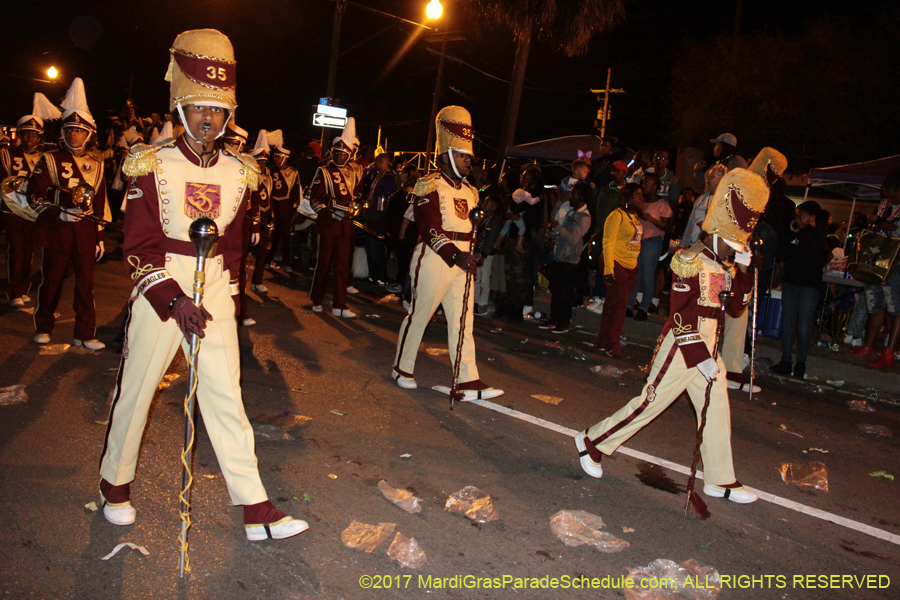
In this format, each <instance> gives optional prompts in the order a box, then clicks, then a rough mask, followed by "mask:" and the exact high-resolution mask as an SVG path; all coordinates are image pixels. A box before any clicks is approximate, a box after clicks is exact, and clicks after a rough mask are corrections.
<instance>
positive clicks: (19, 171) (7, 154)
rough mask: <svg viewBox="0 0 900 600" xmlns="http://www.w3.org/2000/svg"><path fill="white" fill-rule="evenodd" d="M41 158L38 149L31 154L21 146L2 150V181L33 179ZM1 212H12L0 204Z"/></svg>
mask: <svg viewBox="0 0 900 600" xmlns="http://www.w3.org/2000/svg"><path fill="white" fill-rule="evenodd" d="M40 158H41V153H40V151H39V150H38V149H37V148H35V149H34V150H33V151H31V152H25V151H24V150H23V149H22V147H21V146H15V147H13V148H0V181H3V180H4V179H6V178H7V177H31V172H32V171H34V166H35V165H36V164H37V162H38V160H39V159H40ZM0 212H5V213H8V212H11V211H10V210H9V208H7V207H6V203H5V202H0Z"/></svg>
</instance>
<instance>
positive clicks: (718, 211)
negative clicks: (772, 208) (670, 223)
mask: <svg viewBox="0 0 900 600" xmlns="http://www.w3.org/2000/svg"><path fill="white" fill-rule="evenodd" d="M768 201H769V186H767V185H766V182H765V180H763V178H762V177H760V176H758V175H757V174H756V173H753V172H752V171H750V170H749V169H732V170H731V171H729V172H728V173H726V174H725V176H724V177H722V181H720V182H719V186H718V187H717V188H716V192H715V194H714V195H713V197H712V200H711V201H710V205H709V210H708V212H707V213H706V219H704V220H703V231H705V232H707V233H709V234H717V235H718V236H719V237H720V238H722V240H723V241H725V242H726V243H728V245H729V246H731V247H732V248H734V249H735V250H737V251H739V252H741V251H743V250H744V248H745V247H746V244H747V242H748V241H749V240H750V236H751V235H752V234H753V230H754V229H756V224H757V223H758V222H759V216H760V215H761V214H762V212H763V210H765V208H766V203H767V202H768Z"/></svg>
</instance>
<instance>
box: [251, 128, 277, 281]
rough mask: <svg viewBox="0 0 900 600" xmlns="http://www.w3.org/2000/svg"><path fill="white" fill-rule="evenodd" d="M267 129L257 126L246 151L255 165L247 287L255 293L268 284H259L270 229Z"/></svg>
mask: <svg viewBox="0 0 900 600" xmlns="http://www.w3.org/2000/svg"><path fill="white" fill-rule="evenodd" d="M269 151H270V144H269V132H268V131H266V130H265V129H260V130H259V134H257V136H256V144H255V145H254V146H253V150H251V151H250V156H252V157H253V158H254V159H255V160H256V163H257V165H258V166H259V187H258V188H257V189H256V191H255V192H254V193H253V195H252V197H251V199H250V212H251V213H252V221H253V222H252V225H251V231H252V233H255V234H256V238H255V239H256V242H255V243H254V244H253V246H254V250H253V277H252V278H251V279H250V289H251V290H252V291H254V292H256V293H258V294H267V293H268V292H269V288H267V287H266V286H265V285H264V284H263V275H265V272H266V254H267V253H268V248H269V236H270V234H271V232H272V229H271V225H272V213H273V210H272V209H273V207H272V175H271V174H270V173H269V169H268V168H267V167H268V163H269Z"/></svg>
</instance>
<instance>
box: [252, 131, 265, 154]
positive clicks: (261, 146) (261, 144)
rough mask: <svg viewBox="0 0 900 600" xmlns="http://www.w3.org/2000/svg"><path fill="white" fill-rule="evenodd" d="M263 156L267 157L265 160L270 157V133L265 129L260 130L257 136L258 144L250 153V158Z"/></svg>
mask: <svg viewBox="0 0 900 600" xmlns="http://www.w3.org/2000/svg"><path fill="white" fill-rule="evenodd" d="M261 154H262V155H265V156H263V158H265V157H267V156H269V132H268V131H266V130H265V129H260V130H259V133H258V134H256V144H255V145H254V146H253V150H251V151H250V156H260V155H261Z"/></svg>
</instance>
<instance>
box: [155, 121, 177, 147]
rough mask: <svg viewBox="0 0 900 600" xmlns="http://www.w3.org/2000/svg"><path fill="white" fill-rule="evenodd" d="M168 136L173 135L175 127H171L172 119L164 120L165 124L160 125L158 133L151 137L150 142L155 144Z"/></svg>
mask: <svg viewBox="0 0 900 600" xmlns="http://www.w3.org/2000/svg"><path fill="white" fill-rule="evenodd" d="M170 137H175V128H174V127H172V121H166V123H165V125H163V126H162V129H160V130H159V134H158V135H156V137H154V138H153V139H151V140H150V143H151V144H156V143H157V142H161V141H163V140H167V139H169V138H170Z"/></svg>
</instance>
